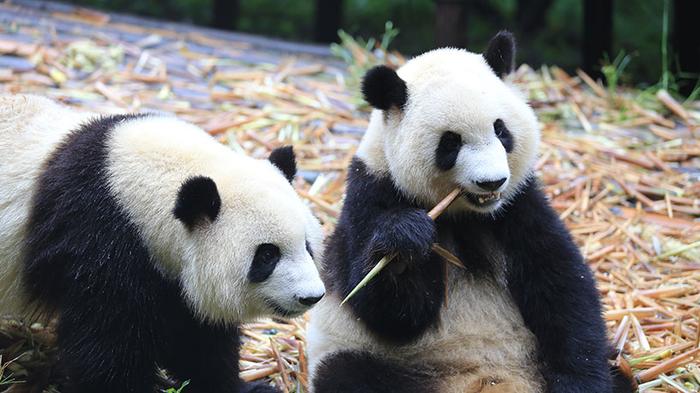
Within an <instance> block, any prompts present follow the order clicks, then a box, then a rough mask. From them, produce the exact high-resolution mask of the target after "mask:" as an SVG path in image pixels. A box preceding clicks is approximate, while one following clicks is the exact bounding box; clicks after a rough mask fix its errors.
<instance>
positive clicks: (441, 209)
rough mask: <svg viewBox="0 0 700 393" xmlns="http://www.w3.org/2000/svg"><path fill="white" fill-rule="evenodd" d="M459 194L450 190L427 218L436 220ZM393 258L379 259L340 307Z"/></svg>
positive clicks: (390, 256) (394, 255)
mask: <svg viewBox="0 0 700 393" xmlns="http://www.w3.org/2000/svg"><path fill="white" fill-rule="evenodd" d="M461 192H462V190H461V189H460V188H459V187H458V188H455V189H454V190H452V192H450V193H449V194H447V196H446V197H445V198H443V199H442V200H441V201H440V202H438V204H437V205H435V207H433V208H432V209H431V210H430V211H429V212H428V216H429V217H430V218H432V219H433V220H435V219H437V218H438V217H439V216H440V214H442V212H444V211H445V209H447V208H448V207H449V206H450V204H452V202H454V200H455V199H456V198H457V197H458V196H459V194H460V193H461ZM433 250H435V247H434V246H433ZM442 250H444V251H447V250H445V249H444V248H443V249H442ZM442 250H441V251H439V252H438V253H440V252H442ZM447 253H449V251H447ZM450 255H451V254H450ZM395 257H396V254H391V255H387V256H384V257H383V258H382V259H380V260H379V262H378V263H377V264H376V265H375V266H374V267H373V268H372V270H370V271H369V273H367V274H366V275H365V276H364V277H363V278H362V280H360V282H359V283H358V284H357V285H356V286H355V288H353V289H352V291H350V293H349V294H348V295H347V296H346V297H345V299H343V301H342V302H340V305H341V306H342V305H343V304H345V303H346V302H347V301H348V300H350V298H352V297H353V296H355V294H356V293H357V292H358V291H359V290H360V289H362V288H364V287H365V286H366V285H367V284H368V283H369V282H370V281H371V280H372V279H373V278H374V277H375V276H376V275H377V274H379V272H381V271H382V269H384V268H385V267H386V265H388V264H389V262H391V261H392V260H393V259H394V258H395ZM453 257H454V256H453ZM455 259H457V258H456V257H455ZM457 260H458V259H457ZM452 262H453V261H450V263H452ZM458 265H462V264H461V262H458ZM462 266H463V265H462Z"/></svg>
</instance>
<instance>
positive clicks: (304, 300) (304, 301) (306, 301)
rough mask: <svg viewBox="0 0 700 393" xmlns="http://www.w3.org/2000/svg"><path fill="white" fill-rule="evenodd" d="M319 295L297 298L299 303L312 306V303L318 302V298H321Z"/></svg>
mask: <svg viewBox="0 0 700 393" xmlns="http://www.w3.org/2000/svg"><path fill="white" fill-rule="evenodd" d="M322 297H323V295H321V296H309V297H300V298H298V300H299V303H301V304H303V305H305V306H313V305H314V304H316V303H318V301H319V300H321V298H322Z"/></svg>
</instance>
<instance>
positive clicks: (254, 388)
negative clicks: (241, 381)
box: [241, 382, 281, 393]
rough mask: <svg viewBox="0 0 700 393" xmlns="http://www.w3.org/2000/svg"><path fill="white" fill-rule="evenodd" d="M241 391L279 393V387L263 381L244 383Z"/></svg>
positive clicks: (243, 392) (248, 392)
mask: <svg viewBox="0 0 700 393" xmlns="http://www.w3.org/2000/svg"><path fill="white" fill-rule="evenodd" d="M241 393H281V392H280V390H279V389H277V388H275V387H273V386H270V385H269V384H267V383H265V382H255V383H246V384H245V385H243V390H242V391H241Z"/></svg>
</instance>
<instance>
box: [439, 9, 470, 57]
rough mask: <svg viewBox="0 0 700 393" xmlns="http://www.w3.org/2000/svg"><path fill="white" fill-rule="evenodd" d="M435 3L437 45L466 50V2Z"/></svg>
mask: <svg viewBox="0 0 700 393" xmlns="http://www.w3.org/2000/svg"><path fill="white" fill-rule="evenodd" d="M435 3H436V4H435V44H436V45H437V46H438V47H442V46H452V47H455V48H465V47H466V45H467V34H466V30H467V29H466V27H467V23H466V19H467V12H466V8H467V4H466V0H436V1H435Z"/></svg>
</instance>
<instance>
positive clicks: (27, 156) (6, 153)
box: [0, 95, 90, 315]
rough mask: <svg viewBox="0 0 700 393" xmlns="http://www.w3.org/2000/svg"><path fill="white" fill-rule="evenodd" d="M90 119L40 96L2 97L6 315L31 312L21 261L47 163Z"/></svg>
mask: <svg viewBox="0 0 700 393" xmlns="http://www.w3.org/2000/svg"><path fill="white" fill-rule="evenodd" d="M89 117H90V114H86V113H80V112H76V111H72V110H69V109H68V108H66V107H63V106H60V105H58V104H56V103H54V102H53V101H51V100H48V99H46V98H42V97H38V96H23V95H0V157H2V159H0V179H2V183H3V185H2V187H0V277H2V279H0V314H3V313H7V314H15V315H17V314H19V313H21V312H22V311H23V310H24V309H25V308H26V307H25V306H26V304H25V303H26V302H25V300H26V299H24V298H23V295H22V291H21V290H20V283H21V280H20V261H21V259H22V243H23V240H24V235H25V225H26V221H27V217H28V216H29V213H30V212H29V210H30V208H31V202H32V199H31V195H32V192H33V191H34V187H35V185H36V179H37V178H38V177H39V175H40V174H41V171H42V163H43V162H44V161H45V160H46V157H48V156H49V155H50V154H51V152H52V151H53V150H54V149H55V147H56V146H57V145H58V144H59V143H60V142H61V140H62V139H63V137H64V136H65V133H66V132H68V131H69V130H71V129H73V128H75V127H76V126H78V125H79V124H80V123H81V122H82V121H85V120H87V119H88V118H89Z"/></svg>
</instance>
